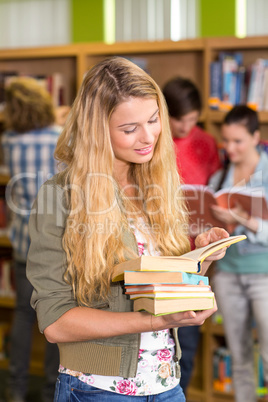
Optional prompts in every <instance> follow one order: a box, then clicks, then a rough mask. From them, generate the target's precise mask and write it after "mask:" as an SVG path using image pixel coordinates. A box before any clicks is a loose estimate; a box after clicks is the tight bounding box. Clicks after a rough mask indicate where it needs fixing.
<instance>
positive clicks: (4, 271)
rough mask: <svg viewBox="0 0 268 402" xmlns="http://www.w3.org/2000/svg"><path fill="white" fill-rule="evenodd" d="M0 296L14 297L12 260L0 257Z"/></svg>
mask: <svg viewBox="0 0 268 402" xmlns="http://www.w3.org/2000/svg"><path fill="white" fill-rule="evenodd" d="M0 297H11V298H13V297H15V281H14V273H13V268H12V260H11V259H9V258H1V259H0Z"/></svg>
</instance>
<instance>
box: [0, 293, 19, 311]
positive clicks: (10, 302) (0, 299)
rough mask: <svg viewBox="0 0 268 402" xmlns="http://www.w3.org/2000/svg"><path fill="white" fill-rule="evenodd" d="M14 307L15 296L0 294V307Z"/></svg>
mask: <svg viewBox="0 0 268 402" xmlns="http://www.w3.org/2000/svg"><path fill="white" fill-rule="evenodd" d="M1 307H4V308H12V309H13V308H14V307H15V297H10V296H1V294H0V308H1Z"/></svg>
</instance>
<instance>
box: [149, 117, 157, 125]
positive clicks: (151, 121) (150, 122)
mask: <svg viewBox="0 0 268 402" xmlns="http://www.w3.org/2000/svg"><path fill="white" fill-rule="evenodd" d="M158 118H159V117H158V116H157V117H156V118H155V119H154V120H149V121H148V123H149V124H154V123H157V122H158Z"/></svg>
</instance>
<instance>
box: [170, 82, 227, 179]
mask: <svg viewBox="0 0 268 402" xmlns="http://www.w3.org/2000/svg"><path fill="white" fill-rule="evenodd" d="M163 93H164V96H165V98H166V102H167V106H168V110H169V121H170V127H171V131H172V135H173V140H174V145H175V150H176V155H177V166H178V170H179V172H180V175H181V177H182V179H183V181H184V183H185V184H207V183H208V180H209V178H210V176H211V175H212V174H213V173H215V172H216V170H218V169H219V168H220V161H219V155H218V149H217V144H216V141H215V139H214V138H213V137H212V136H211V135H210V134H208V133H207V132H206V131H204V130H203V129H202V128H200V127H199V126H197V122H198V119H199V116H200V112H201V108H202V103H201V98H200V94H199V91H198V89H197V88H196V86H195V85H194V84H193V83H192V82H191V81H190V80H188V79H185V78H182V77H176V78H174V79H172V80H170V81H169V82H167V84H166V85H165V86H164V88H163Z"/></svg>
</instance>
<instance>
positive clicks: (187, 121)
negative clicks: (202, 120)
mask: <svg viewBox="0 0 268 402" xmlns="http://www.w3.org/2000/svg"><path fill="white" fill-rule="evenodd" d="M198 118H199V112H198V111H197V110H193V111H192V112H189V113H187V114H185V115H184V116H182V117H181V118H180V119H176V118H175V117H171V116H170V117H169V124H170V129H171V133H172V136H173V138H185V137H187V135H188V134H189V133H190V131H191V130H192V128H193V127H194V126H195V125H196V123H197V122H198Z"/></svg>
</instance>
